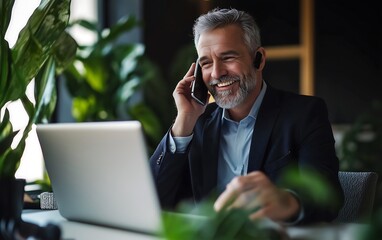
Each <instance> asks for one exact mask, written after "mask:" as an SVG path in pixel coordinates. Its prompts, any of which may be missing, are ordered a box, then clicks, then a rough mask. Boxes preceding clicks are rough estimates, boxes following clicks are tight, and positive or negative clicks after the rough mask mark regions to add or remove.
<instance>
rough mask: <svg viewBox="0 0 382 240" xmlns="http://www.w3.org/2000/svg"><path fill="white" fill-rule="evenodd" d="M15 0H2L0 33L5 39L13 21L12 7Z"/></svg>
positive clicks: (0, 4) (0, 5)
mask: <svg viewBox="0 0 382 240" xmlns="http://www.w3.org/2000/svg"><path fill="white" fill-rule="evenodd" d="M14 3H15V0H1V1H0V34H1V38H2V39H4V36H5V33H6V32H7V29H8V26H9V22H10V21H11V15H12V8H13V5H14Z"/></svg>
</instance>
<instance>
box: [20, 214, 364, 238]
mask: <svg viewBox="0 0 382 240" xmlns="http://www.w3.org/2000/svg"><path fill="white" fill-rule="evenodd" d="M22 219H23V220H24V221H26V222H30V223H35V224H38V225H40V226H45V225H47V224H48V223H54V224H57V225H59V226H60V227H61V231H62V239H63V240H69V239H70V240H72V239H76V240H82V239H94V240H97V239H102V240H104V239H113V240H119V239H121V240H122V239H123V240H126V239H134V240H135V239H136V240H158V239H159V238H158V237H154V236H150V235H145V234H142V233H135V232H129V231H124V230H119V229H113V228H107V227H102V226H96V225H90V224H84V223H77V222H71V221H67V220H66V219H65V218H63V217H62V216H61V215H60V213H59V212H58V210H24V211H23V214H22ZM365 228H367V225H363V224H330V225H329V224H325V225H317V226H307V227H288V228H286V234H287V236H288V237H289V238H288V237H287V239H291V240H293V239H296V240H301V239H309V240H316V239H317V240H322V239H325V240H356V239H358V236H359V234H360V232H361V231H363V230H364V229H365Z"/></svg>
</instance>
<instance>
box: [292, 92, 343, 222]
mask: <svg viewBox="0 0 382 240" xmlns="http://www.w3.org/2000/svg"><path fill="white" fill-rule="evenodd" d="M315 99H316V100H317V101H313V106H311V107H310V108H308V109H307V111H305V112H304V115H305V118H301V119H304V120H303V121H301V122H300V127H301V128H300V129H301V131H300V136H299V137H298V138H299V139H300V141H301V142H300V143H299V144H298V146H299V147H298V150H297V158H298V159H299V160H298V161H299V168H300V174H301V177H302V179H304V177H309V176H307V175H309V174H310V173H311V171H310V170H314V171H315V173H317V174H318V175H319V176H320V177H321V178H322V181H323V183H326V184H327V188H328V191H330V192H331V193H332V195H330V196H326V197H327V199H326V200H325V201H324V202H321V201H322V200H320V199H319V198H317V197H316V195H315V194H310V195H304V193H302V192H300V193H298V194H299V195H300V197H301V200H302V206H303V208H304V217H303V219H302V222H301V223H310V222H317V221H326V222H329V221H332V220H333V219H334V218H335V217H336V216H337V215H338V212H339V210H340V208H341V206H342V204H343V191H342V188H341V186H340V183H339V180H338V171H339V160H338V158H337V156H336V153H335V148H334V137H333V132H332V129H331V125H330V122H329V120H328V112H327V107H326V104H325V102H324V101H323V100H322V99H319V98H315ZM313 191H314V190H313Z"/></svg>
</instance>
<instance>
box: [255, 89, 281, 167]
mask: <svg viewBox="0 0 382 240" xmlns="http://www.w3.org/2000/svg"><path fill="white" fill-rule="evenodd" d="M279 111H280V106H279V96H278V94H277V92H276V90H274V89H273V88H271V87H270V86H269V85H268V88H267V91H266V93H265V96H264V99H263V102H262V104H261V107H260V109H259V113H258V116H257V120H256V125H255V128H254V131H253V136H252V142H251V150H250V152H249V160H248V172H252V171H255V170H259V169H261V166H262V165H263V162H264V156H265V151H266V148H267V145H268V141H269V138H270V136H271V133H272V129H273V126H274V124H275V121H276V119H277V116H278V114H279Z"/></svg>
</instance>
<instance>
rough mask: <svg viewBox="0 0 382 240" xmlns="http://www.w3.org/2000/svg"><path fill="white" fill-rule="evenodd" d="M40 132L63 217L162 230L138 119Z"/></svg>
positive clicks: (151, 231)
mask: <svg viewBox="0 0 382 240" xmlns="http://www.w3.org/2000/svg"><path fill="white" fill-rule="evenodd" d="M36 131H37V136H38V139H39V141H40V145H41V149H42V153H43V157H44V161H45V165H46V169H47V172H48V175H49V177H50V180H51V184H52V188H53V193H54V196H55V198H56V201H57V204H58V209H59V212H60V214H61V215H62V216H63V217H64V218H66V219H68V220H71V221H78V222H83V223H89V224H96V225H101V226H107V227H112V228H118V229H125V230H129V231H135V232H143V233H148V234H159V233H160V232H161V230H162V226H161V210H160V205H159V200H158V197H157V194H156V190H155V186H154V182H153V178H152V175H151V172H150V167H149V162H148V155H147V154H148V153H147V150H146V145H145V141H144V135H143V131H142V126H141V124H140V123H139V122H138V121H120V122H92V123H89V122H88V123H55V124H42V125H37V127H36Z"/></svg>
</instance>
